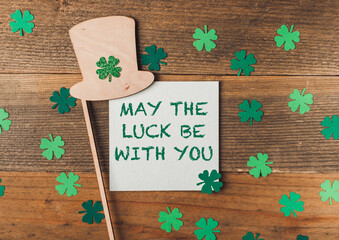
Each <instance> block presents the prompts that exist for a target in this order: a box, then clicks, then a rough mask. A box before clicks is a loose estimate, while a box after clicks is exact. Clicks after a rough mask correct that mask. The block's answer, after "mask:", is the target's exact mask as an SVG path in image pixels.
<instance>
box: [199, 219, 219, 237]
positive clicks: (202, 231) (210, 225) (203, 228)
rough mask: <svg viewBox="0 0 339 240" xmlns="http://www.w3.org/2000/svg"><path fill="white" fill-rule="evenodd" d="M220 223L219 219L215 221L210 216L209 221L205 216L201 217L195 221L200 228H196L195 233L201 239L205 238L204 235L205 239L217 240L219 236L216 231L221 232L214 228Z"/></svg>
mask: <svg viewBox="0 0 339 240" xmlns="http://www.w3.org/2000/svg"><path fill="white" fill-rule="evenodd" d="M218 224H219V223H218V221H215V220H214V219H213V218H209V219H208V220H207V221H206V219H205V218H201V219H200V220H199V221H197V222H196V223H195V225H196V226H197V227H199V229H197V230H195V231H194V234H195V235H196V236H197V239H199V240H201V239H203V238H204V237H205V240H215V239H217V237H216V236H215V234H214V233H218V232H220V230H214V229H215V228H216V227H217V226H218Z"/></svg>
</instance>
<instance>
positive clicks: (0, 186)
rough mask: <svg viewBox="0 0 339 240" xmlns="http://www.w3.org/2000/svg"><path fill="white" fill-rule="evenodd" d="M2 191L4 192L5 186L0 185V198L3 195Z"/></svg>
mask: <svg viewBox="0 0 339 240" xmlns="http://www.w3.org/2000/svg"><path fill="white" fill-rule="evenodd" d="M1 181H2V180H1V178H0V183H1ZM4 191H5V186H3V185H0V197H2V196H3V195H4Z"/></svg>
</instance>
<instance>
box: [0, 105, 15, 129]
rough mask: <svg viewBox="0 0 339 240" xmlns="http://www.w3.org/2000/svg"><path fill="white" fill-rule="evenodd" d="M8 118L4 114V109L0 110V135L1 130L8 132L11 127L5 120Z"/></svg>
mask: <svg viewBox="0 0 339 240" xmlns="http://www.w3.org/2000/svg"><path fill="white" fill-rule="evenodd" d="M8 117H9V114H8V112H6V110H5V109H3V108H0V134H1V133H2V130H4V131H8V130H9V128H10V126H11V125H12V121H11V120H9V119H7V118H8Z"/></svg>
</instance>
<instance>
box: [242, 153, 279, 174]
mask: <svg viewBox="0 0 339 240" xmlns="http://www.w3.org/2000/svg"><path fill="white" fill-rule="evenodd" d="M257 157H258V159H256V158H255V157H254V156H250V160H249V161H248V162H247V166H249V167H254V168H252V169H251V170H250V174H251V175H252V176H254V177H255V178H258V177H259V176H260V173H261V175H262V176H263V177H267V175H268V174H270V173H271V172H272V169H271V168H270V167H269V166H266V165H267V164H273V162H266V161H267V160H268V155H267V154H262V153H258V154H257Z"/></svg>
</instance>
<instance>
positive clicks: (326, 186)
mask: <svg viewBox="0 0 339 240" xmlns="http://www.w3.org/2000/svg"><path fill="white" fill-rule="evenodd" d="M320 187H321V188H322V189H323V190H325V191H321V192H319V196H320V197H321V201H323V202H325V201H327V200H329V202H330V205H332V199H333V200H334V201H335V202H339V181H338V180H334V181H333V185H331V182H330V180H328V179H327V180H326V181H325V182H323V183H322V184H321V185H320Z"/></svg>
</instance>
